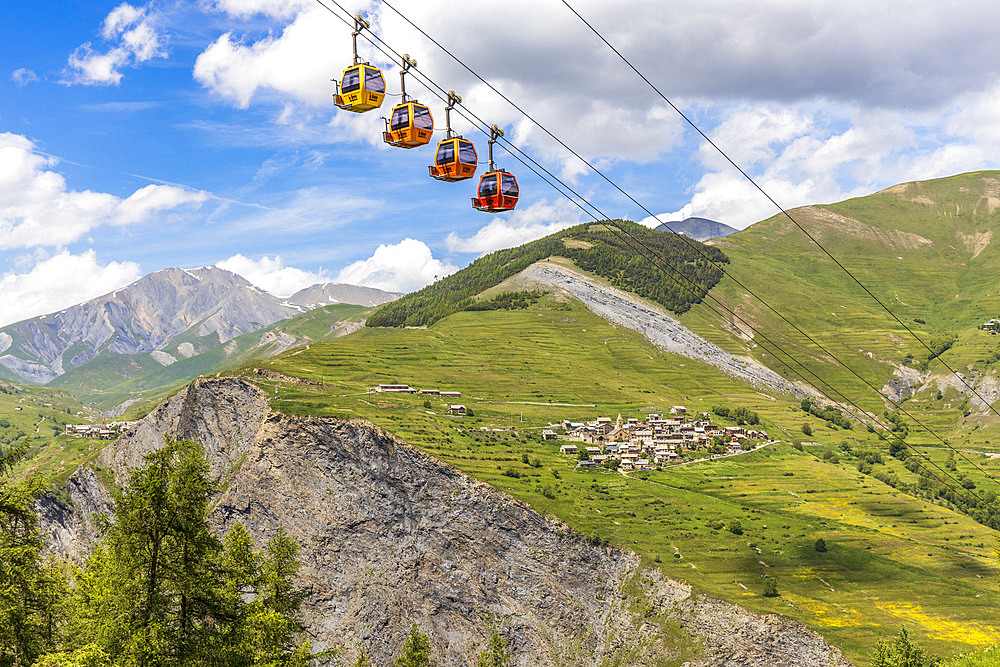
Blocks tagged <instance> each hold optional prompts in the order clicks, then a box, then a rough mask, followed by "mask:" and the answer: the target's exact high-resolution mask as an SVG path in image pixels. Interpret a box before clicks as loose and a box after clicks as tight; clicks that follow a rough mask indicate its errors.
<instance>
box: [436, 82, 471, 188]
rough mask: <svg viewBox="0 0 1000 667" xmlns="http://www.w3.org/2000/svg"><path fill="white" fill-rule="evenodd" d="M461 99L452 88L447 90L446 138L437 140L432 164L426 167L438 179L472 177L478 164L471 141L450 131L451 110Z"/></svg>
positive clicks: (445, 111)
mask: <svg viewBox="0 0 1000 667" xmlns="http://www.w3.org/2000/svg"><path fill="white" fill-rule="evenodd" d="M461 101H462V98H461V97H459V96H458V95H457V94H456V93H455V91H454V90H450V91H448V106H447V107H445V109H444V113H445V116H444V117H445V127H446V132H447V138H446V139H443V140H442V141H440V142H438V145H437V151H435V153H434V164H432V165H431V166H429V167H427V171H428V172H429V173H430V175H431V178H436V179H437V180H439V181H448V182H454V181H464V180H465V179H467V178H472V177H473V176H475V175H476V167H477V166H478V165H479V156H478V155H476V147H475V146H474V145H473V143H472V142H471V141H469V140H468V139H464V138H462V137H461V136H460V135H456V134H455V133H454V132H452V131H451V110H452V109H453V108H454V106H455V105H456V104H459V103H461Z"/></svg>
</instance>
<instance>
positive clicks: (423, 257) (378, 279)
mask: <svg viewBox="0 0 1000 667" xmlns="http://www.w3.org/2000/svg"><path fill="white" fill-rule="evenodd" d="M457 270H458V267H457V266H454V265H453V264H451V263H449V262H442V261H441V260H439V259H434V256H433V255H432V254H431V249H430V248H428V247H427V244H425V243H424V242H423V241H417V240H416V239H411V238H406V239H403V240H402V241H400V242H399V243H395V244H392V245H384V244H383V245H380V246H379V247H378V248H376V249H375V252H374V254H372V256H371V257H369V258H368V259H363V260H360V261H357V262H354V263H353V264H349V265H347V266H345V267H344V268H343V269H342V270H341V271H340V273H339V274H338V275H337V278H336V282H338V283H347V284H349V285H364V286H365V287H376V288H378V289H382V290H388V291H391V292H412V291H414V290H417V289H420V288H421V287H424V286H425V285H429V284H430V283H432V282H434V281H435V280H437V279H439V278H443V277H444V276H447V275H449V274H452V273H454V272H455V271H457Z"/></svg>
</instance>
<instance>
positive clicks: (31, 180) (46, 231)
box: [0, 132, 208, 249]
mask: <svg viewBox="0 0 1000 667" xmlns="http://www.w3.org/2000/svg"><path fill="white" fill-rule="evenodd" d="M55 163H56V160H55V159H54V158H52V157H49V156H45V155H42V154H41V153H39V151H38V149H37V147H36V146H35V145H34V143H33V142H32V141H31V140H29V139H27V138H26V137H23V136H21V135H17V134H11V133H9V132H8V133H0V249H9V248H26V247H32V246H56V247H58V246H63V245H66V244H68V243H72V242H73V241H76V240H77V239H79V238H80V237H81V236H83V235H84V234H86V233H87V232H89V231H90V230H91V229H94V228H95V227H98V226H100V225H105V224H113V225H128V224H133V223H137V222H143V221H147V220H150V219H152V218H153V217H155V216H156V215H158V214H162V213H163V212H165V211H170V210H174V209H177V208H179V207H182V206H198V205H200V204H201V203H203V202H204V201H205V200H206V199H207V198H208V194H207V193H205V192H192V191H189V190H185V189H183V188H179V187H176V186H172V185H147V186H146V187H143V188H140V189H139V190H137V191H136V192H134V193H133V194H132V195H130V196H129V197H127V198H125V199H121V198H119V197H116V196H114V195H111V194H107V193H102V192H92V191H90V190H83V191H78V190H70V189H69V188H68V187H67V185H66V179H65V178H63V176H62V175H60V174H58V173H56V172H54V171H51V170H50V169H49V167H52V166H53V165H54V164H55Z"/></svg>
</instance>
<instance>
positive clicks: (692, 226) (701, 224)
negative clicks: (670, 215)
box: [655, 218, 740, 241]
mask: <svg viewBox="0 0 1000 667" xmlns="http://www.w3.org/2000/svg"><path fill="white" fill-rule="evenodd" d="M655 229H658V230H660V231H661V232H665V231H674V232H677V233H678V234H683V235H684V236H689V237H691V238H693V239H694V240H695V241H707V240H708V239H721V238H725V237H727V236H729V235H730V234H735V233H736V232H738V231H740V230H738V229H735V228H733V227H730V226H729V225H726V224H723V223H721V222H716V221H715V220H709V219H708V218H685V219H684V220H674V221H672V222H664V223H663V224H662V225H658V226H657V227H655Z"/></svg>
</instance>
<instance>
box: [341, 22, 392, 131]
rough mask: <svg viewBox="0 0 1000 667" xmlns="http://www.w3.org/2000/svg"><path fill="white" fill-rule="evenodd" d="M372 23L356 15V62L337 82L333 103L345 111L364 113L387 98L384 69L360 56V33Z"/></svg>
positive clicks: (353, 34) (353, 37)
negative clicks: (364, 60) (364, 61)
mask: <svg viewBox="0 0 1000 667" xmlns="http://www.w3.org/2000/svg"><path fill="white" fill-rule="evenodd" d="M370 27H371V25H370V24H369V23H368V21H366V20H365V19H364V18H363V17H362V16H361V14H357V15H356V16H355V17H354V32H353V33H352V35H351V37H352V39H353V40H354V64H352V65H351V66H350V67H348V68H347V69H345V70H344V73H343V75H341V77H340V83H339V84H337V92H336V93H335V94H334V96H333V103H334V104H336V105H337V106H338V107H340V108H341V109H343V110H345V111H354V112H356V113H362V112H365V111H371V110H372V109H378V108H379V107H380V106H382V100H384V99H385V79H383V78H382V70H380V69H379V68H378V67H375V66H374V65H372V64H370V63H363V62H361V58H359V57H358V35H360V34H361V31H362V30H364V29H365V28H370Z"/></svg>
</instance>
